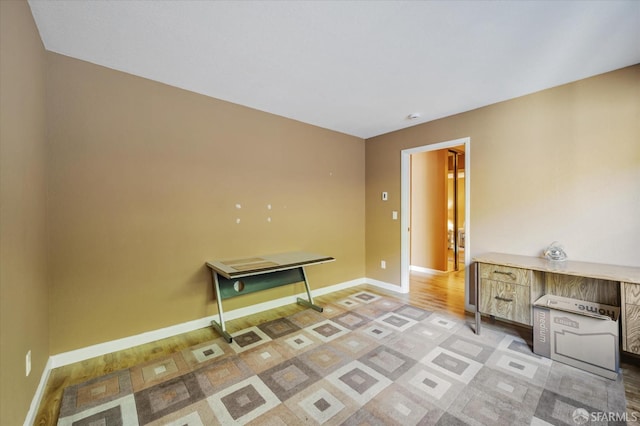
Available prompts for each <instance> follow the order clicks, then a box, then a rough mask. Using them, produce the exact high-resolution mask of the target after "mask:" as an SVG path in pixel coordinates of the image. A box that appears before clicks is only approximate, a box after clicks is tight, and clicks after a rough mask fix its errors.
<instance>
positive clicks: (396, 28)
mask: <svg viewBox="0 0 640 426" xmlns="http://www.w3.org/2000/svg"><path fill="white" fill-rule="evenodd" d="M29 4H30V6H31V9H32V12H33V15H34V18H35V21H36V24H37V26H38V29H39V31H40V35H41V37H42V40H43V42H44V46H45V48H46V49H47V50H50V51H52V52H56V53H60V54H63V55H67V56H71V57H74V58H78V59H82V60H85V61H88V62H92V63H95V64H99V65H103V66H105V67H109V68H113V69H116V70H120V71H124V72H127V73H131V74H134V75H138V76H141V77H145V78H148V79H151V80H155V81H159V82H162V83H166V84H169V85H171V86H176V87H180V88H183V89H187V90H190V91H193V92H197V93H202V94H204V95H208V96H211V97H214V98H218V99H223V100H226V101H230V102H234V103H237V104H241V105H245V106H248V107H251V108H255V109H258V110H262V111H267V112H270V113H273V114H277V115H281V116H284V117H289V118H292V119H295V120H299V121H302V122H305V123H310V124H314V125H317V126H320V127H324V128H327V129H332V130H336V131H339V132H343V133H346V134H349V135H354V136H358V137H361V138H369V137H372V136H376V135H380V134H383V133H387V132H390V131H393V130H397V129H401V128H404V127H408V126H412V125H415V124H419V123H422V122H426V121H430V120H433V119H436V118H441V117H446V116H449V115H452V114H456V113H459V112H463V111H468V110H471V109H474V108H478V107H481V106H484V105H488V104H492V103H495V102H499V101H502V100H506V99H511V98H514V97H517V96H521V95H525V94H528V93H532V92H536V91H539V90H542V89H546V88H549V87H553V86H557V85H560V84H564V83H568V82H571V81H575V80H579V79H582V78H585V77H589V76H593V75H596V74H601V73H603V72H607V71H611V70H614V69H618V68H622V67H625V66H629V65H633V64H637V63H640V1H637V0H630V1H615V0H608V1H576V0H572V1H186V0H164V1H150V0H143V1H133V0H102V1H87V0H85V1H79V0H69V1H65V0H29ZM411 113H419V114H420V118H418V119H416V120H409V119H408V118H407V116H408V115H409V114H411Z"/></svg>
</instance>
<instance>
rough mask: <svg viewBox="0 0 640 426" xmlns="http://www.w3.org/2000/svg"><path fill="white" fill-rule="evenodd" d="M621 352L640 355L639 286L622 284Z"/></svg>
mask: <svg viewBox="0 0 640 426" xmlns="http://www.w3.org/2000/svg"><path fill="white" fill-rule="evenodd" d="M620 293H621V299H622V300H621V302H622V303H621V305H622V306H621V307H622V317H621V318H622V350H624V351H627V352H631V353H634V354H638V355H640V284H634V283H627V282H623V283H622V288H621V292H620Z"/></svg>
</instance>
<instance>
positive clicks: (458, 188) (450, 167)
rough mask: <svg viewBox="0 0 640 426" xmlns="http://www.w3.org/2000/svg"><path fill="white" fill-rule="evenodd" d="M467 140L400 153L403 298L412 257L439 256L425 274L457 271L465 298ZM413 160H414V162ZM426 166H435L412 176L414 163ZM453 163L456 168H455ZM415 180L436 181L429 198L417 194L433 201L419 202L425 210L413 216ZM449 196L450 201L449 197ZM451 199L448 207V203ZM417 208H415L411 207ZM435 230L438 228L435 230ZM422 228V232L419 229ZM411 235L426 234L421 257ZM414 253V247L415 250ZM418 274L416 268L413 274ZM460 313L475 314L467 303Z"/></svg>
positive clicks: (466, 291)
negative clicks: (422, 216)
mask: <svg viewBox="0 0 640 426" xmlns="http://www.w3.org/2000/svg"><path fill="white" fill-rule="evenodd" d="M470 144H471V140H470V138H463V139H456V140H452V141H447V142H442V143H437V144H432V145H425V146H420V147H416V148H411V149H407V150H403V151H402V153H401V256H400V257H401V277H400V281H401V288H402V291H403V292H409V290H410V285H411V284H410V280H411V268H410V266H411V264H412V257H413V258H414V259H415V258H416V257H417V256H425V255H429V253H428V252H431V254H434V253H437V254H438V255H437V256H435V257H436V258H437V263H435V264H433V265H435V267H426V268H425V270H426V272H433V271H434V270H435V271H442V274H446V273H447V272H449V271H456V270H457V271H458V272H457V274H458V275H460V274H462V275H464V293H465V295H468V294H469V279H468V275H469V274H467V273H466V267H467V265H469V264H470V249H469V247H470V232H469V231H470V226H469V225H470V221H469V216H470V204H471V203H470V197H469V194H470V155H469V153H470ZM425 153H430V154H432V155H430V159H429V160H425V158H427V156H424V157H419V156H418V154H425ZM414 155H415V157H414ZM418 159H419V161H427V162H432V163H434V162H435V163H437V166H435V168H434V167H433V165H432V167H427V168H426V169H425V168H423V170H418V172H417V176H416V171H415V170H413V167H412V161H413V160H418ZM456 163H457V164H456ZM412 173H413V174H414V176H413V179H420V178H419V176H420V174H422V175H423V178H424V179H426V182H429V179H430V178H429V174H433V173H436V174H437V175H438V176H439V177H438V182H439V183H438V187H437V188H436V189H435V190H433V191H431V192H432V193H431V194H430V195H424V194H421V196H425V197H426V198H432V197H435V198H437V199H438V201H436V200H435V198H434V199H431V200H429V199H427V200H424V199H422V200H419V201H418V203H422V204H423V206H424V208H422V212H416V211H412V193H414V190H415V189H416V188H415V185H413V189H412ZM449 193H451V196H450V195H449ZM450 198H451V203H449V201H448V200H449V199H450ZM414 203H415V202H414ZM415 214H425V215H426V216H425V221H424V222H423V221H416V220H413V226H412V219H416V218H415V217H414V215H415ZM436 224H437V225H436ZM426 225H429V226H433V227H432V228H431V229H430V230H428V231H427V230H425V228H426V227H427V226H426ZM420 228H422V229H420ZM415 233H421V234H422V233H425V234H424V235H425V244H424V245H423V246H422V249H424V250H423V251H422V252H419V253H416V252H414V253H412V240H413V241H414V242H415V238H412V236H414V235H416V234H415ZM413 248H414V249H415V246H414V247H413ZM413 269H414V270H418V271H420V269H419V268H417V269H416V268H415V267H414V268H413ZM464 305H465V306H464V309H465V310H470V311H472V310H473V307H472V305H470V304H469V300H468V298H466V297H465V298H464Z"/></svg>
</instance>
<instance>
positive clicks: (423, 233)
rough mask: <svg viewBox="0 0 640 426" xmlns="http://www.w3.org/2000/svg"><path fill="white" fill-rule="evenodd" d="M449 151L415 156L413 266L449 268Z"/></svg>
mask: <svg viewBox="0 0 640 426" xmlns="http://www.w3.org/2000/svg"><path fill="white" fill-rule="evenodd" d="M447 184H448V180H447V150H437V151H427V152H421V153H417V154H413V155H412V156H411V262H410V263H411V265H412V266H419V267H422V268H427V269H434V270H440V271H446V270H447V269H448V265H447V199H448V193H447Z"/></svg>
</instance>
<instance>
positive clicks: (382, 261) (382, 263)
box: [380, 260, 387, 269]
mask: <svg viewBox="0 0 640 426" xmlns="http://www.w3.org/2000/svg"><path fill="white" fill-rule="evenodd" d="M380 267H381V268H382V269H387V262H386V261H385V260H381V261H380Z"/></svg>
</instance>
